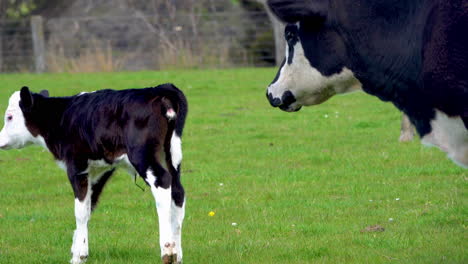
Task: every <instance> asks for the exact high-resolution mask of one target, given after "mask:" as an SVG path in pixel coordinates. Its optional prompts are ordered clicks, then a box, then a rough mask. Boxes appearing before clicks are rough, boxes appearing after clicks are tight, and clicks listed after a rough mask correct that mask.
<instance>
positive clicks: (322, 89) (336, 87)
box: [266, 25, 414, 142]
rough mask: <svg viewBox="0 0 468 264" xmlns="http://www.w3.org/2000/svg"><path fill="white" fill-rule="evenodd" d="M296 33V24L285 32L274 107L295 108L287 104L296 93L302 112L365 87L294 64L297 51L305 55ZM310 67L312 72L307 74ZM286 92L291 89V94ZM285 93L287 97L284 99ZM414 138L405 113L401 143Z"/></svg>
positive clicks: (271, 92)
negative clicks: (309, 107)
mask: <svg viewBox="0 0 468 264" xmlns="http://www.w3.org/2000/svg"><path fill="white" fill-rule="evenodd" d="M294 34H296V36H297V28H296V26H295V25H292V26H291V25H289V26H286V28H285V34H284V35H285V41H286V58H285V59H284V61H283V63H282V64H281V66H280V68H279V70H278V72H277V74H276V76H275V78H274V80H273V82H271V84H270V85H269V86H268V89H267V94H266V96H267V98H268V100H269V102H270V104H271V106H273V107H279V108H280V109H282V110H284V111H291V110H290V109H289V107H290V104H288V103H287V101H288V99H287V97H288V96H291V95H293V97H290V99H293V98H294V99H293V100H295V102H294V103H295V104H297V105H299V107H298V108H295V109H294V111H299V110H300V109H301V107H302V106H311V105H317V104H321V103H323V102H325V101H327V100H328V99H330V98H331V97H333V96H334V95H337V94H346V93H351V92H355V91H360V90H361V89H362V86H361V83H360V82H359V80H357V79H356V78H349V79H346V78H344V79H343V80H342V81H341V80H338V79H335V80H334V81H331V80H327V79H326V78H319V79H314V76H315V75H316V70H315V69H314V68H312V67H303V68H301V67H300V66H303V65H301V63H294V64H293V63H292V61H293V59H294V54H295V53H300V54H299V56H297V54H296V58H298V57H302V58H304V55H303V51H302V50H294V47H295V45H296V43H297V41H290V40H291V37H292V36H293V35H294ZM286 61H291V63H286ZM296 67H297V68H296ZM295 68H296V69H295ZM307 70H309V71H310V72H309V73H307V72H306V71H307ZM302 71H303V72H302ZM298 72H301V74H300V75H299V76H301V77H303V78H296V77H297V75H295V74H297V73H298ZM291 73H295V74H291ZM332 80H333V79H332ZM285 91H288V93H286V92H285ZM283 96H284V98H282V97H283ZM284 102H286V103H284ZM413 137H414V126H413V125H412V124H411V122H410V120H409V119H408V117H407V116H406V115H404V114H403V117H402V119H401V130H400V138H399V140H400V141H401V142H407V141H411V140H413Z"/></svg>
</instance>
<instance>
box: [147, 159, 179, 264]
mask: <svg viewBox="0 0 468 264" xmlns="http://www.w3.org/2000/svg"><path fill="white" fill-rule="evenodd" d="M145 181H146V182H147V183H148V185H149V186H150V187H151V192H152V193H153V196H154V199H155V200H156V210H157V212H158V219H159V245H160V247H161V258H162V261H163V263H165V264H166V263H176V262H177V254H178V252H177V248H176V241H175V239H174V238H175V237H174V235H173V233H172V224H171V222H172V215H171V213H172V188H171V181H172V180H171V175H170V174H169V172H168V171H167V170H165V169H164V168H163V167H162V166H161V165H159V164H156V165H155V166H153V168H149V169H148V170H147V171H146V177H145Z"/></svg>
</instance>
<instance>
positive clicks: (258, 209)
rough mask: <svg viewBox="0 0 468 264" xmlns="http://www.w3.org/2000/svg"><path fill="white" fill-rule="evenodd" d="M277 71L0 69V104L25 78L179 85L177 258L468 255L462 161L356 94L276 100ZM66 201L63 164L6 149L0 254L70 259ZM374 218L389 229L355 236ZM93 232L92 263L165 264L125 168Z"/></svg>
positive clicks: (57, 86) (0, 168) (149, 212)
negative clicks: (295, 104)
mask: <svg viewBox="0 0 468 264" xmlns="http://www.w3.org/2000/svg"><path fill="white" fill-rule="evenodd" d="M274 75H275V70H274V69H235V70H194V71H170V72H138V73H101V74H44V75H33V74H12V75H0V85H1V87H0V112H1V115H2V116H3V113H4V110H5V109H6V107H7V103H8V97H9V95H10V94H11V93H12V92H13V91H14V90H18V89H19V88H20V87H21V86H23V85H28V86H30V87H31V89H32V90H33V91H36V92H38V91H39V90H41V89H49V91H50V93H51V95H52V96H64V95H71V94H75V93H78V92H80V91H93V90H96V89H102V88H114V89H124V88H130V87H147V86H154V85H156V84H159V83H164V82H173V83H175V84H176V85H177V86H178V87H180V88H181V89H182V90H184V92H185V93H186V95H187V98H188V100H189V117H188V120H187V125H186V129H185V132H184V138H183V150H184V160H183V162H182V167H183V172H182V177H183V179H182V181H183V184H184V186H185V189H186V193H187V196H188V197H187V211H186V218H185V222H184V229H183V248H184V260H185V263H217V264H219V263H222V264H224V263H467V262H468V253H467V249H468V242H467V241H468V240H467V237H468V232H467V225H468V222H467V219H468V207H467V202H468V200H467V179H468V171H467V170H464V169H461V168H459V167H457V166H455V165H454V164H453V163H452V162H451V161H449V160H448V159H447V158H446V157H445V154H444V153H442V152H440V151H438V150H436V149H433V148H426V147H423V146H422V145H421V144H420V143H419V140H415V141H414V142H411V143H404V144H403V143H399V142H398V136H399V124H400V114H399V112H398V111H397V110H395V108H393V107H392V105H390V104H388V103H382V102H380V101H378V100H377V99H376V98H374V97H371V96H367V95H365V94H363V93H354V94H350V95H345V96H337V97H335V98H333V99H332V100H330V101H328V102H327V103H325V104H323V105H321V106H316V107H309V108H303V109H302V110H301V111H299V112H297V113H285V112H282V111H280V110H278V109H273V108H271V107H270V106H269V105H268V102H267V101H266V98H265V86H266V85H267V84H268V83H269V82H270V81H271V80H272V79H273V77H274ZM2 120H3V119H2ZM0 122H2V121H0ZM2 123H3V122H2ZM2 125H3V124H2ZM138 184H139V185H143V182H142V181H141V180H138ZM73 205H74V203H73V193H72V190H71V187H70V185H69V183H68V180H67V177H66V175H65V173H64V172H63V171H62V170H60V169H59V168H58V167H57V166H56V164H55V163H54V162H53V159H52V156H51V155H50V154H49V153H47V152H46V151H45V150H43V149H41V148H40V147H29V148H26V149H22V150H10V151H0V263H15V264H16V263H66V262H68V260H69V258H70V253H69V252H70V246H71V241H72V232H73V230H74V226H75V220H74V213H73ZM210 211H214V212H215V215H214V216H209V215H208V213H209V212H210ZM233 223H236V224H237V225H233ZM376 224H378V225H380V226H382V227H384V228H385V231H383V232H361V230H363V229H365V228H366V227H368V226H372V225H376ZM89 232H90V233H89V239H90V258H89V259H88V263H99V264H101V263H112V264H117V263H122V264H123V263H125V264H128V263H159V248H158V228H157V220H156V211H155V206H154V200H153V198H152V196H151V192H150V190H149V189H148V188H145V191H144V192H142V191H141V190H140V189H139V188H138V187H136V186H135V185H134V184H133V182H132V181H131V179H130V177H129V175H127V174H126V173H125V172H123V171H120V172H119V173H117V174H116V175H114V177H113V179H111V180H110V182H109V184H108V186H107V187H106V190H105V191H104V193H103V195H102V198H101V201H100V204H99V206H98V208H97V210H96V211H95V212H94V214H93V216H92V219H91V222H90V225H89Z"/></svg>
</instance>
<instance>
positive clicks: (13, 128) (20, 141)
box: [0, 91, 36, 149]
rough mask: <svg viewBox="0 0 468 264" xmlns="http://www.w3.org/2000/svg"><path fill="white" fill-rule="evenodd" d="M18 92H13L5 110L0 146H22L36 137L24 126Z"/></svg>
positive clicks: (9, 147) (0, 132)
mask: <svg viewBox="0 0 468 264" xmlns="http://www.w3.org/2000/svg"><path fill="white" fill-rule="evenodd" d="M19 102H20V92H19V91H17V92H15V93H13V95H12V96H11V97H10V100H9V102H8V108H7V110H6V112H5V119H4V126H3V129H2V131H0V148H2V149H12V148H22V147H24V146H26V145H28V144H30V143H33V142H34V141H35V140H36V138H35V137H34V136H33V135H32V134H31V132H29V130H28V128H27V127H26V123H25V120H24V115H23V112H22V111H21V108H20V106H19Z"/></svg>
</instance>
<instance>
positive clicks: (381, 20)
mask: <svg viewBox="0 0 468 264" xmlns="http://www.w3.org/2000/svg"><path fill="white" fill-rule="evenodd" d="M268 6H269V8H270V9H271V11H272V12H273V13H274V14H275V15H276V16H277V17H278V18H279V19H281V20H282V21H285V22H287V23H288V25H287V27H286V36H285V37H286V39H287V40H288V46H289V48H288V51H287V54H286V56H287V60H286V61H285V62H284V65H283V66H282V68H281V71H280V75H281V76H285V77H284V78H289V79H290V82H289V85H290V86H281V87H279V86H270V87H269V88H268V90H267V97H268V99H269V101H270V103H272V105H275V106H279V107H280V108H281V109H283V110H285V111H297V110H299V109H300V107H301V106H302V105H308V104H309V103H308V101H307V100H310V98H311V95H310V91H312V93H314V91H315V93H316V94H314V96H315V97H317V98H318V99H316V100H318V101H320V100H321V98H327V96H328V97H329V96H330V95H329V94H325V95H323V94H321V91H322V89H321V88H320V87H324V86H329V87H333V89H329V90H332V91H339V89H341V88H342V87H349V86H350V85H352V84H354V83H356V82H357V81H359V82H360V83H361V84H362V89H363V90H364V91H365V92H367V93H369V94H372V95H375V96H378V97H379V98H380V99H381V100H383V101H390V102H392V103H393V104H394V105H395V106H396V107H397V108H399V109H400V110H401V111H403V112H404V113H405V114H406V115H407V116H408V117H409V118H410V120H411V122H412V123H413V124H414V125H415V127H416V130H417V132H418V133H419V135H420V136H421V138H422V142H423V143H425V144H427V145H435V146H437V147H439V148H440V149H442V150H443V151H445V152H447V153H448V156H449V157H450V158H451V159H452V160H453V161H455V162H456V163H457V164H459V165H461V166H463V167H468V130H467V128H468V49H467V48H466V47H468V37H467V34H466V30H467V28H468V4H467V2H466V1H464V0H452V1H444V0H434V1H425V0H413V1H405V0H379V1H374V0H268ZM274 82H275V81H274ZM301 86H302V87H304V86H307V87H317V88H316V89H309V94H307V92H305V89H302V88H301ZM325 100H326V99H325Z"/></svg>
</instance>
